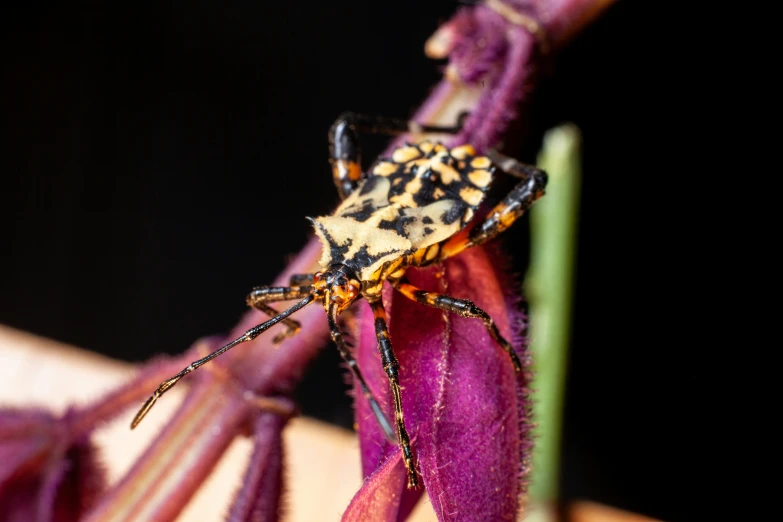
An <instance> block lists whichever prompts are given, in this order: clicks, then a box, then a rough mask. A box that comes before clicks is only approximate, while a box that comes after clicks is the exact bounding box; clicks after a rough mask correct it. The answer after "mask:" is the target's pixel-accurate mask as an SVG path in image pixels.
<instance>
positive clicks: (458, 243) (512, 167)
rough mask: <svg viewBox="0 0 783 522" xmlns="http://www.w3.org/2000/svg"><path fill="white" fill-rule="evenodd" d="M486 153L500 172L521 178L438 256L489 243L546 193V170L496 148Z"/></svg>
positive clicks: (450, 255) (444, 257)
mask: <svg viewBox="0 0 783 522" xmlns="http://www.w3.org/2000/svg"><path fill="white" fill-rule="evenodd" d="M486 156H487V157H488V158H489V159H490V161H491V162H492V163H493V164H494V165H495V166H496V167H497V168H498V169H500V170H501V171H503V172H505V173H507V174H509V175H511V176H514V177H515V178H519V179H520V180H521V181H520V182H519V183H518V184H517V185H516V186H515V187H514V188H513V189H512V190H511V192H510V193H509V194H508V195H507V196H506V197H505V198H504V199H503V201H501V202H500V203H498V205H497V206H496V207H495V208H493V209H492V210H491V211H490V213H489V214H488V215H487V218H486V219H485V220H484V221H483V222H482V223H480V224H479V225H478V226H476V227H474V228H472V229H463V230H462V231H460V233H458V234H457V235H455V236H454V237H452V238H450V239H449V240H447V241H445V242H444V243H443V245H442V246H441V249H440V254H439V257H438V259H439V260H443V259H446V258H448V257H452V256H455V255H457V254H459V253H460V252H462V251H463V250H465V249H467V248H470V247H474V246H477V245H481V244H483V243H486V242H487V241H489V240H490V239H492V238H494V237H495V236H497V235H498V234H500V233H502V232H504V231H505V230H506V229H507V228H508V227H510V226H511V225H512V224H513V223H514V222H515V221H516V220H517V219H519V218H520V217H521V216H522V215H523V214H524V213H525V212H527V210H528V209H529V208H530V206H531V205H532V204H533V203H534V202H535V201H536V200H537V199H539V198H540V197H541V196H543V195H544V188H545V187H546V183H547V178H548V176H547V173H546V172H544V171H543V170H541V169H539V168H537V167H534V166H532V165H526V164H524V163H520V162H519V161H517V160H515V159H513V158H509V157H508V156H504V155H503V154H500V153H499V152H497V151H492V150H491V151H489V152H487V153H486Z"/></svg>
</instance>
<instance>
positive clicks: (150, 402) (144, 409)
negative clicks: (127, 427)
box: [131, 394, 158, 429]
mask: <svg viewBox="0 0 783 522" xmlns="http://www.w3.org/2000/svg"><path fill="white" fill-rule="evenodd" d="M157 400H158V395H157V394H155V395H151V396H150V398H149V399H147V402H145V403H144V406H142V407H141V409H140V410H139V411H138V413H136V416H135V417H133V422H131V429H134V428H135V427H136V426H138V425H139V423H140V422H141V421H142V419H144V417H146V416H147V413H148V412H149V411H150V410H151V409H152V407H153V406H154V405H155V402H156V401H157Z"/></svg>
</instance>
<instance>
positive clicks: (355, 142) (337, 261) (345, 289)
mask: <svg viewBox="0 0 783 522" xmlns="http://www.w3.org/2000/svg"><path fill="white" fill-rule="evenodd" d="M459 128H460V124H459V123H458V124H457V125H456V126H454V127H438V126H429V125H420V124H417V123H414V122H407V121H404V120H396V119H381V118H377V117H368V116H362V115H357V114H352V113H346V114H343V115H342V116H340V118H338V119H337V121H336V122H335V124H334V125H333V126H332V128H331V129H330V131H329V148H330V156H331V158H330V162H331V164H332V173H333V176H334V182H335V184H336V185H337V189H338V191H339V193H340V197H341V198H342V203H341V204H340V206H339V207H338V208H337V210H336V211H335V212H334V213H333V214H331V215H329V216H322V217H318V218H315V219H313V218H308V219H310V221H311V222H312V223H313V226H314V228H315V233H316V234H317V235H318V238H319V239H320V241H321V243H322V244H323V254H322V256H321V259H320V261H319V264H320V265H321V267H322V271H320V272H317V273H315V274H302V275H296V276H293V277H292V278H291V282H290V284H291V286H288V287H269V286H263V287H258V288H255V289H253V291H252V292H251V293H250V294H249V295H248V296H247V303H248V305H249V306H252V307H254V308H256V309H258V310H261V311H262V312H264V313H266V314H268V315H270V316H272V318H271V319H269V320H268V321H266V322H264V323H262V324H260V325H258V326H255V327H253V328H251V329H250V330H248V331H247V332H245V334H244V335H242V336H241V337H239V338H238V339H235V340H234V341H232V342H231V343H229V344H227V345H225V346H223V347H222V348H220V349H219V350H217V351H215V352H213V353H211V354H210V355H208V356H206V357H204V358H202V359H199V360H198V361H195V362H193V363H191V364H190V365H189V366H188V367H187V368H185V369H184V370H182V371H181V372H180V373H178V374H177V375H175V376H174V377H172V378H170V379H168V380H166V381H164V382H163V383H161V384H160V386H158V388H157V389H156V390H155V391H154V393H153V394H152V396H151V397H150V398H149V399H148V400H147V402H146V403H145V404H144V405H143V406H142V408H141V409H140V410H139V412H138V413H137V414H136V417H135V418H134V419H133V422H132V424H131V428H135V427H136V425H138V423H139V422H140V421H141V420H142V419H143V418H144V416H145V415H146V414H147V412H148V411H149V410H150V408H152V406H153V405H154V404H155V401H157V399H158V398H159V397H160V396H161V395H163V394H164V393H165V392H166V391H168V390H169V389H171V388H172V387H173V386H174V385H175V384H176V383H177V382H178V381H179V380H180V379H182V377H184V376H185V375H187V374H189V373H190V372H192V371H193V370H195V369H196V368H198V367H200V366H202V365H203V364H205V363H207V362H208V361H210V360H212V359H214V358H215V357H217V356H218V355H220V354H222V353H224V352H226V351H228V350H230V349H231V348H233V347H234V346H236V345H237V344H240V343H243V342H247V341H251V340H253V339H255V338H256V337H257V336H258V335H259V334H261V333H262V332H264V331H265V330H267V329H269V328H271V327H272V326H274V325H275V324H277V323H279V322H283V323H284V324H286V325H287V327H288V329H287V331H285V332H283V333H282V334H280V335H278V336H277V337H276V338H275V342H279V341H281V340H282V339H283V338H284V337H286V336H289V335H293V334H295V333H296V332H297V331H298V330H299V328H300V326H299V324H298V323H297V322H296V321H294V320H292V319H288V316H290V315H291V314H293V313H294V312H296V311H297V310H299V309H301V308H303V307H305V306H307V305H308V304H310V303H312V302H313V301H320V302H321V303H322V304H323V306H324V309H325V310H326V314H327V318H328V323H329V328H330V330H331V337H332V340H333V341H334V343H335V344H336V345H337V348H338V350H339V351H340V354H341V355H342V357H343V358H344V359H345V361H346V362H347V363H348V366H349V367H350V369H351V371H352V372H353V374H354V376H355V377H356V379H357V381H358V382H359V384H360V386H361V387H362V389H363V391H364V394H365V396H366V397H367V398H368V400H369V402H370V405H371V407H372V409H373V411H374V413H375V415H376V417H377V418H378V420H379V423H380V425H381V427H382V428H383V429H384V431H385V432H386V434H387V436H388V437H389V438H391V439H392V440H395V437H394V433H393V432H392V429H391V426H390V424H389V422H388V420H386V417H385V416H384V415H383V413H382V410H381V408H380V407H379V406H378V403H377V401H376V400H375V399H374V398H373V397H372V394H371V393H370V391H369V388H368V387H367V384H366V382H365V380H364V378H363V377H362V374H361V372H360V370H359V368H358V366H357V363H356V360H355V359H354V358H353V356H352V355H351V353H350V351H349V349H348V346H347V345H346V342H345V340H344V338H343V334H342V333H341V331H340V329H339V327H338V324H337V319H338V316H339V315H340V314H341V313H342V312H343V311H344V310H345V309H346V308H347V307H348V306H349V305H351V304H352V303H353V302H354V301H356V300H357V299H359V298H364V299H365V300H366V301H367V302H368V303H369V304H370V307H371V308H372V311H373V316H374V318H375V333H376V336H377V340H378V349H379V351H380V355H381V360H382V362H383V367H384V370H385V372H386V375H387V376H388V378H389V384H390V387H391V392H392V397H393V398H394V410H395V425H396V441H397V442H398V443H399V445H400V446H401V449H402V456H403V460H404V463H405V467H406V469H407V472H408V487H416V486H417V485H418V477H417V475H416V471H415V468H414V466H413V454H412V451H411V447H410V439H409V437H408V432H407V430H406V428H405V422H404V418H403V411H402V400H401V395H400V386H399V371H400V368H399V364H398V362H397V359H396V357H395V356H394V350H393V349H392V343H391V340H390V339H389V332H388V329H387V326H386V313H385V311H384V308H383V302H382V300H381V290H382V287H383V283H384V282H385V281H388V282H389V283H391V285H392V286H393V287H394V288H396V289H397V290H398V291H399V292H400V293H402V294H403V295H405V296H406V297H408V298H410V299H412V300H414V301H417V302H419V303H422V304H425V305H428V306H433V307H436V308H440V309H442V310H447V311H450V312H454V313H457V314H459V315H461V316H463V317H471V318H477V319H480V320H481V321H482V322H483V323H484V324H485V325H486V327H487V330H488V331H489V333H490V335H491V336H492V338H493V339H494V340H495V341H496V342H497V343H498V344H499V345H500V346H501V347H502V348H503V349H504V350H505V351H506V352H508V354H509V356H510V357H511V360H512V362H513V364H514V368H515V369H516V371H521V369H522V367H521V364H520V361H519V359H518V358H517V356H516V354H515V353H514V350H513V349H512V347H511V344H510V343H509V342H508V341H507V340H506V339H504V338H503V337H502V336H501V335H500V333H499V332H498V329H497V327H496V326H495V324H494V322H493V320H492V318H491V317H489V316H488V315H487V314H486V313H485V312H484V311H483V310H481V309H480V308H478V307H477V306H476V305H475V304H473V303H472V302H470V301H467V300H465V299H457V298H455V297H451V296H448V295H441V294H437V293H434V292H427V291H424V290H421V289H419V288H416V287H415V286H413V285H412V284H410V283H409V282H408V281H407V279H406V277H405V271H406V269H407V268H409V267H421V266H427V265H432V264H435V263H438V262H441V261H443V260H444V259H446V258H449V257H451V256H454V255H457V254H459V253H460V252H462V251H463V250H465V249H467V248H470V247H473V246H476V245H481V244H483V243H485V242H486V241H488V240H490V239H492V238H493V237H495V236H496V235H498V234H499V233H501V232H503V231H504V230H506V229H507V228H508V227H509V226H511V224H512V223H513V222H514V221H515V220H516V219H517V218H519V217H520V216H521V215H522V214H523V213H524V212H525V211H526V210H527V209H528V208H529V207H530V205H531V204H532V203H533V202H534V201H535V200H537V199H538V198H540V197H541V196H542V195H543V193H544V187H545V185H546V182H547V175H546V173H545V172H543V171H542V170H540V169H537V168H535V167H533V166H530V165H525V164H522V163H519V162H518V161H516V160H514V159H511V158H508V157H506V156H503V155H501V154H499V153H498V152H495V151H489V152H487V153H486V155H478V154H476V151H475V150H474V148H473V147H472V146H470V145H461V146H458V147H455V148H452V149H449V148H447V147H445V146H443V145H442V144H440V143H437V142H433V141H421V142H419V143H416V144H406V145H404V146H402V147H399V148H397V149H396V150H394V152H393V153H392V155H391V157H390V158H382V159H380V160H379V161H377V162H376V163H375V164H374V165H373V166H372V167H371V168H370V169H369V170H368V172H365V171H363V170H362V168H361V166H360V164H361V158H360V149H359V139H358V136H359V132H369V133H383V134H389V135H395V134H403V133H406V132H415V133H456V132H458V130H459ZM496 170H500V171H503V172H506V173H508V174H510V175H512V176H514V177H517V178H519V179H520V181H519V183H518V184H517V185H516V186H515V187H514V189H513V190H512V191H511V192H510V193H509V194H508V195H507V196H506V197H505V199H503V200H502V201H501V202H500V203H499V204H498V205H497V206H496V207H495V208H494V209H492V210H491V211H490V212H489V213H488V214H487V217H486V218H485V219H484V220H483V221H481V222H479V223H476V224H475V226H474V223H473V217H474V215H475V213H476V211H477V210H478V207H479V206H480V205H481V203H482V202H483V201H484V199H485V195H486V192H487V190H488V189H489V187H490V186H491V184H492V181H493V177H494V175H495V172H496ZM295 299H299V300H300V301H299V302H298V303H296V304H295V305H293V306H292V307H290V308H288V309H287V310H285V311H283V312H280V313H278V311H277V310H275V309H274V308H272V307H271V306H269V305H268V304H267V303H270V302H275V301H289V300H295Z"/></svg>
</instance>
